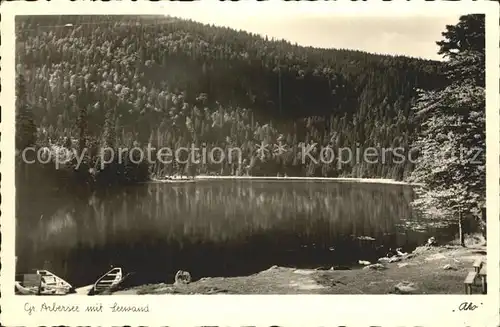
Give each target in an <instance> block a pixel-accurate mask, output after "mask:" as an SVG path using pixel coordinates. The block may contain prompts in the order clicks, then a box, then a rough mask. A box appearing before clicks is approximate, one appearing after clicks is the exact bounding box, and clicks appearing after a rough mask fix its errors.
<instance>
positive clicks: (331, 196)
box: [16, 180, 453, 286]
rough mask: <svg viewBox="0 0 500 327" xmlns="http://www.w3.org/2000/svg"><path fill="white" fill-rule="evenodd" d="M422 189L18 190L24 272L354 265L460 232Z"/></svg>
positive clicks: (226, 184)
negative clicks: (422, 201)
mask: <svg viewBox="0 0 500 327" xmlns="http://www.w3.org/2000/svg"><path fill="white" fill-rule="evenodd" d="M33 187H35V186H33ZM35 194H36V196H35ZM412 198H413V190H412V188H411V187H410V186H404V185H384V184H362V183H347V182H343V183H341V182H331V181H328V182H326V181H258V180H254V181H248V180H246V181H228V180H225V181H222V180H221V181H213V180H212V181H198V182H194V183H177V184H173V183H150V184H141V185H136V186H130V187H126V188H123V189H121V190H119V191H118V190H114V191H108V192H101V193H93V194H87V193H83V194H70V193H69V192H59V193H57V192H44V193H42V194H40V193H39V192H38V193H33V192H24V193H22V194H19V193H18V199H17V200H18V201H17V202H18V208H17V218H16V223H17V224H16V225H17V228H16V244H17V245H16V255H17V256H18V266H17V270H18V272H24V271H27V270H30V269H33V268H42V267H43V268H45V269H49V270H51V271H52V272H54V273H55V274H57V275H59V276H61V277H63V278H65V279H67V280H68V281H69V282H70V283H72V284H73V285H74V286H82V285H86V284H90V283H93V282H94V281H95V280H96V279H97V278H98V277H99V276H100V275H102V274H103V273H104V272H105V271H107V270H109V268H110V265H115V266H121V267H122V268H124V270H125V272H135V273H136V274H135V276H136V277H135V278H136V281H137V282H141V283H143V282H159V281H166V282H172V281H173V275H174V274H175V273H176V272H177V270H187V271H189V272H190V273H191V274H192V276H193V278H195V279H196V278H200V277H203V276H235V275H248V274H252V273H255V272H257V271H260V270H263V269H267V268H269V267H270V266H272V265H282V266H292V267H300V268H316V267H320V266H323V267H326V268H329V267H331V266H336V265H338V266H348V267H355V266H356V263H357V261H358V260H360V259H362V260H376V258H378V257H380V256H382V255H384V254H385V253H387V249H388V248H396V247H403V249H405V250H411V249H412V248H413V247H415V246H416V245H420V244H422V243H424V242H425V241H426V239H427V238H428V237H429V236H431V235H432V236H438V237H441V238H446V239H449V238H450V237H452V236H453V235H452V233H451V232H450V231H452V230H453V229H452V228H451V227H436V226H434V227H431V225H430V224H429V222H428V221H423V220H421V219H420V218H419V217H418V215H416V214H415V213H414V212H412V210H411V208H410V202H411V201H412ZM409 226H413V227H414V226H418V227H420V230H419V231H416V230H415V228H413V227H411V228H410V227H409ZM432 226H433V225H432ZM361 236H370V237H373V238H375V241H366V240H365V241H362V240H359V237H361Z"/></svg>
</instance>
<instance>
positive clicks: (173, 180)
mask: <svg viewBox="0 0 500 327" xmlns="http://www.w3.org/2000/svg"><path fill="white" fill-rule="evenodd" d="M208 180H266V181H278V180H281V181H329V182H350V183H366V184H388V185H406V186H423V184H420V183H409V182H404V181H397V180H394V179H388V178H356V177H295V176H283V177H282V176H231V175H226V176H213V175H197V176H192V177H188V176H185V175H184V176H182V175H181V176H166V177H164V178H161V179H159V178H152V179H151V180H150V181H148V182H146V183H187V182H195V181H208Z"/></svg>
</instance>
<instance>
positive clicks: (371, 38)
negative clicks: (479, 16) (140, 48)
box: [163, 1, 459, 60]
mask: <svg viewBox="0 0 500 327" xmlns="http://www.w3.org/2000/svg"><path fill="white" fill-rule="evenodd" d="M200 3H203V2H202V1H200V2H199V3H198V4H197V8H196V9H195V10H193V9H194V8H193V7H192V6H180V5H179V6H177V5H175V2H173V3H169V4H167V5H163V12H164V13H165V14H166V15H171V16H176V17H181V18H189V19H193V20H195V21H199V22H203V23H210V24H214V25H218V26H228V27H231V28H235V29H242V30H245V31H248V32H252V33H258V34H261V35H267V36H268V37H270V38H271V37H274V38H279V39H286V40H288V41H291V42H292V43H295V42H296V43H298V44H300V45H305V46H316V47H323V48H345V49H357V50H363V51H368V52H375V53H383V54H400V55H407V56H412V57H421V58H427V59H437V60H439V59H441V56H438V54H437V50H438V47H437V46H436V41H438V40H441V39H442V36H441V32H443V31H444V30H445V26H446V25H450V24H456V23H457V22H458V17H459V16H458V15H448V16H444V15H443V16H436V15H434V16H412V15H406V16H403V17H398V18H396V17H390V16H388V17H384V18H382V17H373V16H371V17H370V16H361V17H359V16H354V15H351V16H350V17H349V16H336V15H335V14H334V13H319V14H318V13H314V12H309V13H307V12H306V13H304V9H299V8H298V7H297V6H295V7H294V6H289V7H288V6H287V7H284V6H283V5H280V7H279V8H275V9H274V10H273V8H272V7H270V6H262V5H260V6H259V5H255V4H258V2H256V1H253V4H254V5H253V6H250V5H245V3H248V2H239V3H227V2H226V3H222V4H223V5H224V6H222V5H214V4H213V3H212V4H211V5H205V6H203V4H200ZM205 3H207V2H205ZM281 4H283V3H281ZM285 4H287V3H285ZM226 5H227V6H226ZM311 6H312V5H309V7H308V8H312V7H311ZM190 7H191V8H190ZM303 8H305V7H303ZM263 9H264V10H263ZM284 9H285V10H284ZM306 9H307V8H306Z"/></svg>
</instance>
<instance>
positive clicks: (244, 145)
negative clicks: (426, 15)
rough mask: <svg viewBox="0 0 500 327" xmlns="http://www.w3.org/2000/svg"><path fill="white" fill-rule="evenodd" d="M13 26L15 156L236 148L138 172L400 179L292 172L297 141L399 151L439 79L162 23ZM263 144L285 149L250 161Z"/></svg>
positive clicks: (437, 69) (365, 172) (424, 70)
mask: <svg viewBox="0 0 500 327" xmlns="http://www.w3.org/2000/svg"><path fill="white" fill-rule="evenodd" d="M16 24H17V26H16V33H17V35H16V37H17V40H16V46H17V48H16V59H17V73H18V90H17V91H18V101H17V107H18V108H17V111H18V116H17V117H18V121H17V123H18V135H17V136H18V137H17V147H18V149H21V148H22V147H25V146H27V145H30V144H35V143H36V144H37V145H38V146H48V145H51V146H58V147H66V148H76V149H83V148H86V147H87V148H90V149H92V152H91V154H90V155H89V158H88V161H87V166H86V167H87V168H88V167H96V164H95V160H96V159H95V154H96V153H98V151H99V148H100V147H103V146H110V147H114V148H116V147H128V148H131V147H133V146H139V147H145V146H146V145H147V144H148V143H149V144H151V145H152V146H153V147H170V148H172V149H174V148H178V147H180V146H190V144H192V143H193V144H195V145H196V146H198V147H201V146H206V147H214V146H218V147H222V148H227V147H240V148H241V149H242V151H243V155H244V156H243V158H244V161H243V162H242V163H241V164H239V163H234V162H233V163H228V162H223V163H222V164H210V163H208V164H196V165H195V164H179V163H176V162H173V163H172V164H162V163H159V162H157V163H156V164H153V165H149V166H148V167H144V166H141V169H143V170H144V169H147V170H148V174H149V175H153V176H157V177H162V176H167V175H173V174H189V175H194V174H211V173H214V174H222V175H231V174H233V175H236V174H238V175H246V174H249V175H268V176H276V175H277V174H287V175H288V176H332V177H335V176H351V177H387V178H395V179H403V178H405V177H406V176H408V175H409V173H410V172H411V170H412V166H411V163H409V162H408V161H405V162H403V163H394V162H391V160H390V158H389V159H386V160H385V161H384V162H382V161H381V160H379V162H378V163H375V164H367V163H362V162H356V161H353V162H351V163H350V164H346V165H338V164H337V162H336V161H333V162H331V163H323V164H322V163H318V164H316V163H314V162H313V161H311V160H308V161H307V162H305V163H303V162H301V160H300V158H301V155H300V150H301V147H300V144H312V143H317V144H318V146H328V145H329V146H331V147H332V148H333V149H338V148H341V147H349V148H354V147H357V146H359V147H360V148H366V147H370V146H374V147H386V148H387V147H392V148H396V147H402V148H405V149H408V148H409V146H410V144H411V143H412V139H413V137H414V135H415V133H416V132H418V128H419V126H418V123H417V122H416V121H415V120H414V119H413V118H414V117H413V115H414V113H413V112H412V111H411V110H410V108H411V107H412V104H413V101H414V100H413V99H415V97H416V91H417V89H425V90H432V89H436V88H439V87H442V86H443V85H444V84H445V78H444V75H443V74H442V73H441V71H442V67H441V63H439V62H433V61H428V60H420V59H415V58H407V57H401V56H387V55H374V54H369V53H364V52H360V51H352V50H345V49H339V50H337V49H336V50H333V49H317V48H311V47H302V46H298V45H293V44H290V43H289V42H286V41H279V40H270V39H268V38H263V37H261V36H257V35H253V34H250V33H246V32H243V31H235V30H232V29H229V28H222V27H214V26H208V25H203V24H200V23H197V22H193V21H187V20H180V19H176V18H171V17H157V16H152V17H147V16H146V17H144V16H34V17H33V16H31V17H23V16H18V17H17V18H16ZM67 24H71V25H67ZM443 28H444V26H443ZM332 33H334V31H332ZM436 41H437V40H436ZM31 122H32V123H31ZM33 125H34V126H33ZM20 126H21V128H20ZM261 142H264V143H266V144H280V143H281V144H286V145H287V149H288V151H286V152H284V153H273V151H269V152H268V153H267V154H266V156H265V158H261V157H260V156H259V155H258V154H257V153H256V144H261ZM301 142H302V143H301ZM270 149H271V150H272V148H270ZM335 153H337V152H335ZM110 167H113V168H109V169H108V174H102V176H106V175H107V176H108V177H110V178H105V179H106V180H108V181H109V180H111V179H112V178H111V176H115V177H116V172H117V171H118V170H120V169H122V171H121V173H120V176H124V177H125V178H128V179H130V178H132V177H131V175H132V174H133V173H131V171H133V170H131V169H130V167H128V168H127V167H126V168H123V167H121V168H120V167H118V168H117V166H116V165H115V166H113V165H110ZM82 169H83V168H82ZM97 170H98V171H97V173H96V172H95V171H94V174H97V175H98V173H103V172H101V171H99V169H97ZM105 170H106V169H105ZM82 171H84V172H85V173H86V171H88V169H86V170H82ZM145 175H147V174H145V173H144V171H142V173H141V174H140V176H145ZM141 178H142V177H141Z"/></svg>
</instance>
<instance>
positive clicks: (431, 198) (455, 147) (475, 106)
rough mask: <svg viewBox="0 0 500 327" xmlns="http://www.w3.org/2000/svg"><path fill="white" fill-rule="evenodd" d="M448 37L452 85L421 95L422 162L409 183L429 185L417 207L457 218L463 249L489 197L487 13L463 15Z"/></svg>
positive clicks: (443, 49)
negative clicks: (468, 222)
mask: <svg viewBox="0 0 500 327" xmlns="http://www.w3.org/2000/svg"><path fill="white" fill-rule="evenodd" d="M481 17H482V26H481V24H479V22H480V18H481ZM469 33H471V34H472V35H469ZM481 35H482V37H481ZM443 36H444V37H445V40H444V41H441V42H438V45H440V46H441V49H440V52H439V53H441V54H444V55H446V56H448V57H450V60H449V62H448V63H447V68H448V69H447V77H448V79H449V82H450V83H449V85H448V86H447V87H445V88H444V89H441V90H439V91H435V92H422V93H421V94H420V97H419V99H418V102H417V104H416V106H415V110H416V111H417V113H418V114H419V115H420V118H421V119H422V127H423V130H422V133H421V135H420V136H419V137H418V138H417V140H416V142H415V143H414V147H416V148H417V149H419V152H420V158H419V160H418V162H417V164H416V166H415V170H414V171H413V173H412V174H411V177H410V179H411V180H413V181H416V182H420V183H423V184H424V185H425V186H424V189H422V190H420V194H419V195H420V196H419V199H418V200H416V201H415V205H417V207H419V208H421V209H423V211H425V212H428V213H430V212H433V211H434V212H435V210H436V209H437V210H438V211H439V212H441V213H442V214H445V215H452V216H455V217H457V218H458V225H459V237H460V243H461V245H463V246H464V245H465V242H464V231H463V228H462V226H463V221H464V219H465V218H466V217H468V216H471V215H472V216H476V217H479V216H480V209H481V206H482V205H484V202H485V198H486V169H485V157H486V143H485V140H486V130H485V90H484V67H485V61H484V36H485V34H484V15H472V16H463V17H461V18H460V22H459V23H458V24H457V25H456V26H447V32H445V33H443Z"/></svg>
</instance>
